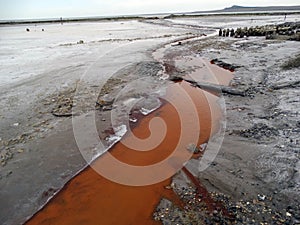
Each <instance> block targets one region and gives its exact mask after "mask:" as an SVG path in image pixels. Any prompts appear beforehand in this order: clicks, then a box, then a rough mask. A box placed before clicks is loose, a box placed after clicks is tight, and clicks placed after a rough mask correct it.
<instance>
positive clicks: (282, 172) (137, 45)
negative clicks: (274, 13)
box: [0, 18, 299, 224]
mask: <svg viewBox="0 0 300 225" xmlns="http://www.w3.org/2000/svg"><path fill="white" fill-rule="evenodd" d="M260 19H261V18H260ZM296 19H297V18H296ZM208 21H209V19H208ZM249 21H251V20H250V19H249ZM192 22H193V23H194V22H195V21H194V20H193V21H192ZM233 22H234V23H238V22H236V21H233ZM268 22H269V19H268ZM178 23H182V21H180V22H178ZM242 24H243V25H244V24H245V19H243V21H242ZM80 25H81V27H82V26H84V25H83V24H80ZM121 25H122V26H126V28H125V29H121V30H120V29H119V26H121ZM52 26H54V25H49V29H47V28H46V29H45V32H47V31H48V30H51V29H52V35H54V36H49V38H48V39H47V42H46V43H38V45H39V46H38V47H37V48H35V46H36V45H37V43H35V40H40V39H41V37H40V35H42V34H40V33H38V34H37V33H33V32H32V35H33V36H32V37H31V39H30V38H29V39H28V37H24V35H25V34H24V32H25V27H22V26H21V28H20V27H14V29H17V34H16V33H10V32H11V31H10V28H8V27H4V28H1V34H6V36H5V38H1V42H2V41H4V43H5V46H9V45H8V42H9V41H10V40H11V39H12V38H13V37H17V36H18V35H22V38H21V40H25V41H26V40H28V43H29V44H28V45H24V43H23V42H18V44H15V46H16V47H15V48H14V49H13V48H11V49H10V54H11V55H10V56H9V57H7V56H6V57H4V56H2V57H3V58H2V60H3V62H4V64H7V65H8V66H7V67H1V71H2V72H3V73H6V74H9V73H13V77H16V80H14V81H13V82H12V81H11V80H12V79H11V78H10V79H9V78H5V79H3V80H2V81H3V83H1V84H2V85H1V91H0V95H1V100H0V104H1V106H2V108H1V111H0V117H1V121H0V126H1V133H0V138H1V139H0V140H1V146H0V147H1V148H0V150H1V156H3V157H2V158H1V159H3V160H2V167H1V170H0V187H1V188H0V190H1V191H0V200H1V201H0V202H1V203H0V208H1V210H0V220H1V221H2V223H3V224H22V223H23V222H25V220H26V218H28V217H29V216H31V215H32V214H33V213H35V212H36V211H37V210H38V209H39V208H40V207H41V206H42V205H44V204H45V202H46V201H47V200H48V198H49V197H51V196H52V195H53V194H54V193H55V192H57V191H58V190H59V189H60V188H61V187H62V186H63V185H64V184H65V183H66V182H67V181H68V180H69V179H70V178H71V177H73V176H74V174H76V173H77V172H78V171H79V170H81V169H82V168H83V167H84V166H85V165H86V164H87V163H86V161H85V160H84V159H83V158H82V156H81V154H80V152H79V151H78V148H77V144H76V142H75V139H74V135H73V130H72V121H71V118H65V117H59V118H57V117H54V116H53V114H51V111H52V110H53V108H56V107H57V102H59V100H58V99H59V98H60V96H61V95H62V96H64V95H66V93H69V92H72V91H70V90H72V89H74V88H75V87H76V83H78V80H80V78H81V77H82V74H84V73H85V72H86V71H88V72H89V76H88V78H86V77H85V79H83V80H82V81H81V83H80V84H82V83H83V87H85V88H86V89H88V90H89V91H88V92H85V90H86V89H85V88H83V89H82V94H81V96H82V100H81V101H79V102H78V104H79V105H80V106H81V107H79V109H82V111H80V114H81V115H86V114H84V113H85V112H86V111H88V110H87V109H86V107H85V103H86V102H88V100H89V99H90V98H91V96H93V97H95V95H98V94H99V90H98V88H99V86H101V84H103V83H105V82H106V81H107V79H108V78H109V77H110V76H111V75H112V74H114V75H115V76H116V77H118V79H121V80H118V81H117V82H116V83H115V86H114V87H108V89H109V90H107V92H113V91H115V92H118V88H121V86H122V83H123V81H124V82H126V81H127V82H128V80H134V79H136V78H137V77H138V76H140V74H146V75H147V73H148V75H151V73H156V72H157V70H156V69H154V70H153V71H152V72H151V69H149V68H153V65H155V62H153V58H152V55H151V53H152V52H153V50H154V49H157V48H159V46H163V45H164V43H167V42H170V41H172V40H173V41H174V40H176V39H180V38H187V37H189V36H193V35H200V34H202V33H206V32H207V33H212V32H213V31H214V28H217V27H220V21H217V22H216V24H215V26H212V27H213V28H211V27H210V28H208V29H207V28H206V29H205V28H204V25H202V26H199V27H197V28H195V27H194V26H193V27H189V26H184V25H182V24H181V25H180V26H178V25H176V26H173V25H172V24H169V22H165V21H163V22H160V23H158V24H153V21H151V22H150V23H138V22H135V21H134V22H130V21H129V22H125V23H123V24H120V22H118V24H113V25H112V24H104V25H103V24H101V26H104V28H103V27H102V28H99V29H100V30H101V32H103V30H105V32H104V33H101V32H100V31H99V34H97V32H96V31H95V30H96V27H95V26H96V25H95V24H92V25H89V26H88V27H86V28H82V29H83V30H84V29H87V30H93V35H94V36H93V35H92V34H89V33H87V34H86V35H84V33H85V32H82V33H80V35H78V30H77V28H78V25H77V24H74V25H73V26H72V25H68V26H70V27H69V29H70V30H69V31H68V33H69V34H70V36H68V37H67V38H66V40H65V38H62V37H61V35H60V36H59V35H58V33H59V32H60V30H59V29H60V28H57V27H52ZM137 27H138V28H139V29H140V32H137V33H136V31H134V30H135V29H136V28H137ZM5 29H7V30H5ZM32 29H34V28H32ZM57 29H58V30H57ZM19 30H22V32H21V31H19ZM18 32H20V33H18ZM72 32H73V33H72ZM125 34H126V35H125ZM26 35H27V34H26ZM48 35H49V33H48ZM105 35H107V37H106V36H105ZM124 35H125V36H124ZM74 36H75V37H74ZM54 37H55V38H54ZM103 37H104V38H103ZM79 40H84V44H77V41H79ZM45 45H46V46H47V47H46V48H44V46H45ZM23 46H28V48H26V49H24V47H23ZM5 48H8V47H5ZM5 48H2V49H1V52H8V50H7V49H5ZM19 49H23V52H22V54H23V55H20V54H19V53H18V51H19ZM30 49H31V50H30ZM298 49H299V42H298V43H297V42H278V41H266V40H264V39H263V38H250V39H231V38H218V37H214V38H208V39H203V40H197V41H190V42H187V43H184V44H183V45H182V46H176V47H172V49H171V51H174V52H176V54H177V53H178V54H181V55H184V54H188V55H199V56H202V57H205V58H207V59H213V58H218V59H221V60H223V61H225V62H228V63H231V64H235V65H238V66H240V67H239V68H238V69H237V71H236V72H235V79H234V81H233V82H232V84H233V85H235V86H236V87H238V88H250V89H251V90H252V92H251V96H249V97H236V96H224V99H225V100H226V108H227V129H226V135H225V138H224V143H223V145H222V148H221V149H220V151H219V154H218V156H217V158H216V160H215V161H214V164H213V165H212V166H210V167H209V168H208V169H207V170H205V171H204V172H200V173H198V172H197V171H195V170H193V169H192V171H193V173H194V175H195V176H197V177H199V179H200V181H201V182H202V183H203V184H204V185H205V186H206V187H207V189H208V190H209V191H215V192H219V193H224V194H226V195H228V196H230V197H231V198H232V201H239V200H241V199H243V200H245V201H247V200H249V201H250V200H253V199H257V198H258V194H259V196H266V200H265V201H266V204H269V205H270V207H271V208H272V209H274V210H277V211H278V212H280V213H282V214H284V215H286V212H288V213H289V214H288V215H290V214H291V215H292V216H291V217H292V222H295V221H296V219H299V215H298V214H297V212H298V211H299V209H297V205H299V203H298V202H297V201H298V198H297V196H298V195H299V152H298V151H299V148H298V146H299V124H298V121H299V115H298V108H297V105H298V104H299V91H298V90H297V89H293V88H291V89H283V90H277V91H270V90H269V87H270V86H271V85H273V84H277V83H281V82H284V81H286V79H287V77H288V79H296V80H299V69H293V70H289V71H282V70H281V68H280V65H281V64H282V63H283V62H284V61H285V60H286V59H288V58H289V57H291V56H293V55H295V54H296V53H297V52H298ZM26 52H35V55H33V56H32V55H27V53H26ZM7 54H8V53H7ZM176 54H175V55H176ZM16 57H20V58H16ZM9 58H10V60H8V59H9ZM37 58H38V59H41V61H39V60H37ZM62 58H63V59H64V61H63V62H62V61H61V59H62ZM41 63H43V65H44V64H45V66H43V67H42V68H41V67H40V65H41ZM153 63H154V64H153ZM1 65H3V64H2V63H1ZM17 65H18V66H19V67H16V66H17ZM30 65H32V66H30ZM154 67H155V66H154ZM16 68H18V70H16ZM124 68H125V69H124ZM179 69H180V68H179ZM149 70H150V72H149ZM16 71H17V72H16ZM99 71H101V72H100V74H101V79H99ZM124 71H125V72H124ZM132 71H135V72H132ZM28 74H32V76H30V75H28ZM22 76H24V77H22ZM96 82H99V83H100V84H98V83H97V85H98V86H97V85H96V86H95V83H96ZM148 82H153V79H151V80H149V81H148ZM94 89H95V90H94ZM91 90H92V91H91ZM297 96H298V98H297ZM98 116H99V117H98V119H99V120H101V121H102V122H105V121H104V120H108V115H107V113H106V112H99V115H98ZM102 124H103V126H102V127H100V128H99V132H100V134H102V133H103V132H102V131H104V130H106V129H107V128H108V127H109V124H106V125H105V123H102ZM103 135H104V136H103V138H105V135H107V134H105V133H104V134H103ZM193 163H195V162H192V164H191V167H193ZM175 182H176V181H175ZM288 217H290V216H288ZM295 218H296V219H295ZM267 219H270V218H267ZM163 222H164V223H166V224H168V223H167V221H163Z"/></svg>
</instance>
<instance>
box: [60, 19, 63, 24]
mask: <svg viewBox="0 0 300 225" xmlns="http://www.w3.org/2000/svg"><path fill="white" fill-rule="evenodd" d="M60 23H61V25H63V18H62V17H60Z"/></svg>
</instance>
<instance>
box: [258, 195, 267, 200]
mask: <svg viewBox="0 0 300 225" xmlns="http://www.w3.org/2000/svg"><path fill="white" fill-rule="evenodd" d="M257 199H258V200H259V201H265V200H266V196H265V195H260V194H258V195H257Z"/></svg>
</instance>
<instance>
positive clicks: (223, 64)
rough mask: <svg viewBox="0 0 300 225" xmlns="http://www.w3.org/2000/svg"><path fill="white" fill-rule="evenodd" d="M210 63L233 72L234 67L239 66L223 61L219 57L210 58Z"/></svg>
mask: <svg viewBox="0 0 300 225" xmlns="http://www.w3.org/2000/svg"><path fill="white" fill-rule="evenodd" d="M210 63H211V64H216V65H218V66H220V67H222V68H223V69H225V70H229V71H231V72H234V71H235V69H237V68H240V66H238V65H233V64H229V63H226V62H223V61H222V60H220V59H212V60H211V61H210Z"/></svg>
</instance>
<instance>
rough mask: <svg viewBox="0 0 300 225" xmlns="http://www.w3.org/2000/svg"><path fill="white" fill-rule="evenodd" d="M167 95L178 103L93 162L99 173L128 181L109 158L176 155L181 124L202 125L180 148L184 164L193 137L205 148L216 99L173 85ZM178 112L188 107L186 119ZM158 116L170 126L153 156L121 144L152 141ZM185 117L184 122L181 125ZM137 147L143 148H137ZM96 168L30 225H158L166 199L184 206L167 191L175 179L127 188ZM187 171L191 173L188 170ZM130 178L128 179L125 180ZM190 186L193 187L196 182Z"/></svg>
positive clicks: (139, 161)
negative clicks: (161, 204) (159, 208)
mask: <svg viewBox="0 0 300 225" xmlns="http://www.w3.org/2000/svg"><path fill="white" fill-rule="evenodd" d="M178 90H181V91H184V92H186V93H187V94H188V96H189V97H190V98H191V100H192V101H191V103H192V104H193V106H189V105H187V102H185V99H184V97H183V96H182V95H181V94H180V92H178ZM167 93H168V94H167V95H170V97H171V98H172V99H173V103H174V104H171V103H170V102H168V101H166V102H164V104H163V105H162V106H161V107H160V108H159V109H157V110H155V111H154V112H152V113H151V114H149V115H148V116H145V117H143V118H142V119H141V120H140V121H139V123H138V125H136V126H134V127H132V134H131V133H129V134H126V135H125V136H124V137H123V141H122V142H119V143H117V144H116V145H114V146H113V147H112V148H111V149H110V150H109V153H105V154H104V155H103V156H101V157H99V158H98V159H97V160H95V161H94V162H93V164H92V167H93V168H94V169H96V170H97V168H100V171H101V167H105V168H107V169H108V170H111V172H112V173H119V175H120V176H126V171H120V170H119V171H118V169H120V168H119V167H118V166H115V165H110V164H109V163H110V161H109V157H108V155H110V156H113V157H114V158H116V159H118V160H119V161H121V162H124V163H127V164H130V165H135V166H141V167H143V166H148V165H153V164H155V163H158V162H160V161H162V160H165V159H167V158H168V157H170V155H172V153H173V151H174V149H175V148H176V146H177V145H178V142H179V138H180V137H181V136H182V133H181V131H182V129H181V126H182V122H184V123H185V124H187V125H188V126H189V125H190V126H193V124H195V123H199V125H200V127H201V128H200V129H199V130H197V131H193V130H191V134H190V135H186V138H185V139H184V140H180V142H182V143H180V147H181V150H180V151H179V153H178V154H176V157H177V158H181V157H182V160H183V161H184V160H185V158H186V157H187V156H190V153H189V152H188V150H187V149H186V148H185V147H183V146H187V145H188V144H189V143H191V141H193V140H194V138H195V137H196V140H197V144H202V143H205V142H207V141H208V140H209V138H210V136H211V134H212V133H213V132H214V131H217V130H218V120H219V118H220V116H221V111H220V109H219V106H218V104H217V97H216V96H214V95H212V94H210V93H207V92H205V91H202V90H201V89H199V88H195V87H192V86H190V85H189V84H188V83H186V82H184V81H183V82H180V83H176V84H170V85H169V88H168V92H167ZM178 107H179V108H182V107H184V110H183V113H184V114H186V115H179V113H178ZM193 107H194V108H195V109H196V111H197V115H198V118H199V121H197V120H195V118H193V117H189V115H192V113H191V110H192V109H193ZM181 112H182V111H181ZM157 117H158V118H161V119H162V120H163V121H164V122H165V124H166V127H167V129H166V135H165V137H164V139H163V140H162V141H161V143H160V144H159V145H158V146H156V147H155V148H154V149H152V150H151V151H136V150H133V149H131V148H129V147H127V146H126V145H125V144H123V143H126V140H127V142H130V143H131V144H133V145H134V144H135V143H132V142H131V141H130V139H131V138H132V135H134V136H135V137H138V138H140V139H145V138H148V137H150V136H151V132H159V130H156V128H155V127H151V128H152V129H151V131H150V129H149V123H150V121H151V120H153V119H155V118H157ZM182 118H185V120H184V121H182ZM157 129H160V128H157ZM137 148H139V147H138V146H137ZM179 161H180V160H179ZM92 167H88V168H86V169H85V170H83V171H82V172H81V173H80V174H78V175H77V176H76V177H74V178H73V179H72V180H70V181H69V182H68V183H67V184H66V186H65V187H64V188H63V189H62V190H61V191H60V192H59V193H58V194H57V195H56V196H54V197H53V198H52V199H51V200H50V201H49V203H48V204H47V205H46V206H45V207H44V208H43V209H42V210H40V211H39V212H37V213H36V214H35V215H34V216H33V217H32V218H31V219H30V220H29V221H27V222H26V224H27V225H33V224H39V225H40V224H72V225H73V224H105V225H110V224H124V225H128V224H160V223H159V222H157V221H154V220H153V218H152V215H153V212H154V211H155V208H156V206H157V205H158V204H159V202H160V200H161V199H162V198H167V199H169V200H171V201H172V202H174V203H175V204H177V205H178V206H179V207H182V206H183V205H184V204H183V202H181V200H180V199H179V197H178V196H177V195H176V194H175V193H174V192H173V190H172V189H169V188H166V187H167V186H169V185H170V184H171V177H168V178H167V179H165V180H164V181H161V182H159V183H156V184H152V185H147V186H127V185H122V184H119V183H116V182H113V181H111V180H109V179H107V178H105V177H104V176H102V175H100V174H99V173H97V172H96V171H95V170H94V169H93V168H92ZM165 170H166V171H168V170H170V168H169V167H168V166H166V168H165ZM184 170H186V169H184ZM172 172H174V171H170V173H172ZM185 172H186V173H187V171H185ZM173 174H174V173H173ZM117 175H118V174H117ZM130 175H131V174H127V176H130ZM134 176H135V177H134V178H135V179H137V180H138V179H139V178H140V179H144V177H145V176H147V175H145V174H143V173H142V172H140V173H139V172H137V173H136V174H135V175H134ZM139 176H140V177H139ZM188 176H189V177H190V176H191V174H189V173H188ZM190 178H191V177H190ZM129 179H130V178H129ZM194 179H196V178H194ZM192 182H194V183H195V180H192ZM207 195H208V194H207Z"/></svg>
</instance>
